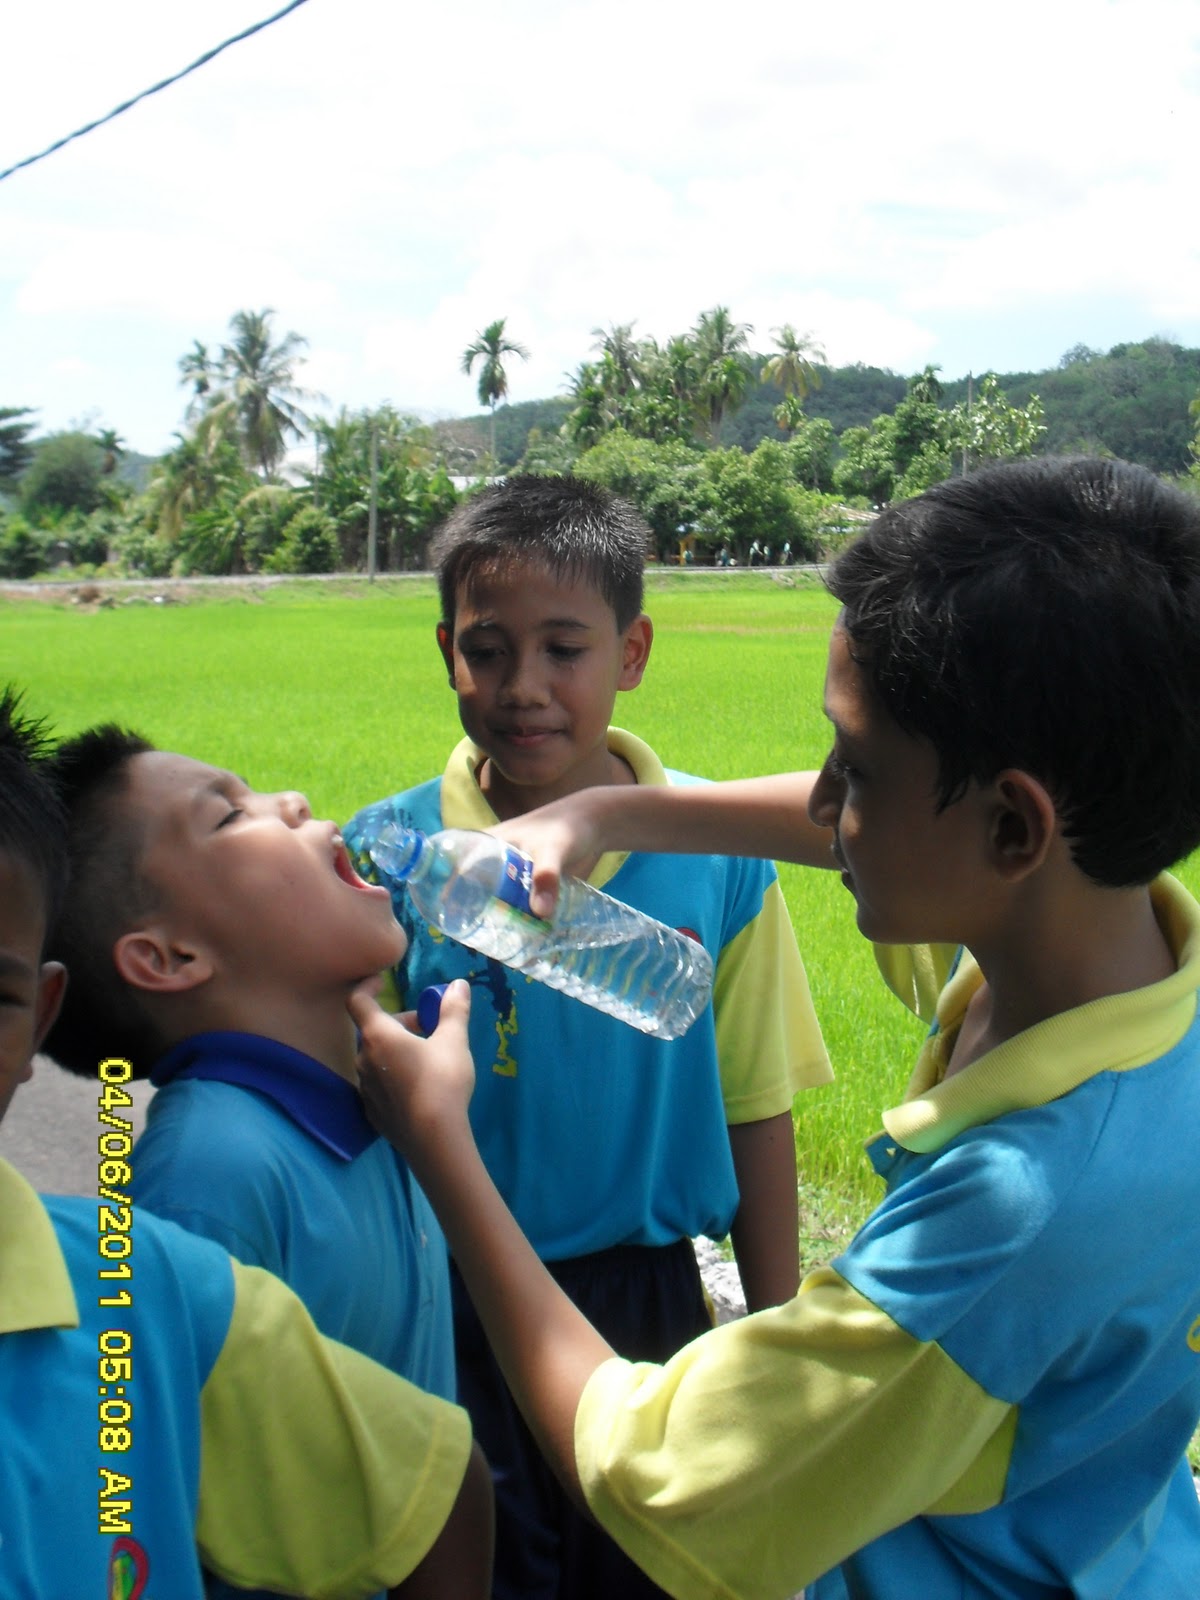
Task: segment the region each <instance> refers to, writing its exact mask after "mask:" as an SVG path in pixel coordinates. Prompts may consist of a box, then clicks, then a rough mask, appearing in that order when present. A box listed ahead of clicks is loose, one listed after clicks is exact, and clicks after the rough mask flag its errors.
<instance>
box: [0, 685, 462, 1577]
mask: <svg viewBox="0 0 1200 1600" xmlns="http://www.w3.org/2000/svg"><path fill="white" fill-rule="evenodd" d="M42 744H43V741H42V738H41V734H40V730H39V729H38V728H37V727H36V725H33V724H30V723H29V722H28V721H27V720H25V719H23V718H22V717H21V716H20V715H19V714H18V712H17V702H16V700H15V698H14V696H13V695H12V694H11V693H6V694H4V695H3V696H2V697H0V1002H2V1003H0V1116H2V1115H3V1113H4V1111H5V1110H6V1109H7V1107H8V1104H9V1102H10V1100H11V1098H12V1095H13V1092H14V1090H15V1089H16V1088H17V1086H18V1085H19V1084H20V1083H21V1082H23V1081H24V1080H26V1079H27V1078H28V1077H29V1076H30V1073H31V1070H32V1068H31V1062H32V1057H33V1055H34V1053H35V1051H36V1050H37V1048H38V1046H39V1044H40V1043H41V1041H42V1039H43V1037H44V1036H45V1034H46V1032H47V1030H48V1029H49V1027H50V1025H51V1023H52V1022H53V1019H54V1014H55V1010H56V1008H57V1006H58V1004H59V1002H60V1000H61V998H62V993H63V988H64V983H65V976H66V975H65V974H64V970H63V968H62V966H61V965H59V964H58V963H56V962H53V961H46V960H45V959H44V957H43V945H44V941H45V934H46V928H47V924H48V921H49V920H50V918H51V917H52V916H53V914H54V911H55V909H56V907H57V906H58V905H59V904H60V903H61V901H62V898H63V893H64V888H65V880H66V838H65V828H64V820H63V816H62V812H61V810H60V808H59V803H58V798H57V796H56V794H55V793H54V791H53V789H52V788H51V787H50V786H49V784H48V783H47V781H46V778H45V775H44V773H43V772H42V771H39V770H38V769H37V768H36V767H35V765H34V762H35V758H37V757H39V756H40V755H41V753H42ZM93 1056H94V1063H93V1072H95V1070H96V1067H97V1066H98V1064H99V1062H100V1060H101V1059H102V1058H105V1057H110V1056H111V1051H109V1050H106V1049H105V1047H104V1042H103V1035H102V1034H101V1033H100V1032H97V1034H96V1036H95V1039H94V1043H93ZM114 1065H119V1063H115V1062H114ZM112 1081H119V1079H113V1080H112ZM95 1082H96V1087H97V1092H98V1093H97V1098H98V1104H99V1101H100V1091H102V1089H103V1088H104V1084H103V1083H102V1082H101V1079H100V1078H99V1076H97V1077H96V1079H95ZM107 1098H108V1103H109V1104H116V1105H118V1106H119V1104H120V1101H119V1098H115V1097H113V1096H109V1097H107ZM107 1115H108V1117H109V1119H110V1124H109V1125H110V1126H112V1125H114V1122H115V1123H116V1125H119V1120H118V1119H119V1115H120V1113H119V1111H110V1112H108V1113H107ZM106 1222H108V1223H109V1224H112V1225H114V1226H115V1227H116V1228H117V1229H118V1231H117V1232H111V1231H108V1230H106V1227H105V1223H106ZM110 1238H128V1239H130V1240H131V1241H132V1245H133V1248H132V1251H131V1252H130V1254H129V1256H128V1259H129V1260H130V1261H131V1262H132V1271H131V1274H130V1276H129V1278H128V1279H126V1280H123V1281H124V1282H125V1284H126V1285H127V1290H126V1293H125V1295H124V1297H123V1296H122V1295H121V1294H120V1293H119V1292H118V1290H119V1285H118V1284H117V1283H116V1282H113V1281H109V1280H105V1279H104V1278H103V1277H98V1276H97V1272H98V1269H101V1268H104V1267H105V1266H106V1264H107V1263H108V1262H109V1261H110V1259H113V1258H111V1257H110V1256H109V1255H108V1253H107V1252H106V1251H105V1249H104V1241H105V1240H106V1239H110ZM0 1418H2V1419H3V1428H4V1449H3V1451H0V1504H2V1505H3V1508H4V1509H3V1546H2V1549H0V1573H2V1574H3V1577H2V1579H0V1588H2V1589H3V1592H4V1593H5V1595H13V1596H18V1595H20V1596H25V1595H38V1596H47V1597H49V1596H59V1595H62V1596H67V1595H70V1596H74V1595H96V1596H101V1595H118V1594H121V1595H125V1594H146V1595H160V1596H164V1597H165V1596H170V1600H202V1596H203V1595H204V1593H205V1591H204V1586H203V1581H202V1572H201V1559H203V1561H204V1563H205V1564H206V1565H207V1566H208V1567H209V1568H210V1569H211V1570H212V1571H214V1572H216V1573H219V1574H221V1575H222V1577H224V1578H227V1579H229V1580H230V1581H232V1582H234V1583H237V1584H241V1585H244V1586H245V1585H250V1584H266V1585H269V1586H270V1587H272V1588H275V1589H278V1590H281V1591H285V1592H287V1593H289V1594H305V1595H312V1596H316V1595H328V1596H333V1595H339V1596H353V1595H361V1596H365V1595H368V1594H371V1593H373V1592H377V1591H378V1590H379V1589H380V1588H381V1587H385V1586H388V1585H390V1586H391V1587H390V1588H389V1589H388V1593H389V1595H391V1596H394V1597H395V1600H401V1597H404V1600H433V1597H434V1596H441V1595H446V1594H451V1593H453V1594H458V1593H467V1594H471V1595H477V1596H482V1595H483V1594H485V1593H486V1592H487V1557H488V1550H489V1544H490V1515H491V1510H490V1490H489V1484H488V1478H487V1471H486V1467H485V1465H484V1463H483V1461H482V1458H481V1457H480V1455H479V1453H478V1451H477V1450H473V1448H472V1445H471V1438H470V1428H469V1426H468V1423H467V1419H466V1416H465V1414H464V1413H462V1412H461V1411H459V1410H457V1408H456V1407H454V1406H451V1405H448V1404H447V1403H446V1402H445V1401H443V1400H439V1399H435V1398H434V1397H432V1396H430V1395H426V1394H423V1393H421V1392H420V1391H419V1390H417V1389H415V1388H413V1386H412V1385H411V1384H408V1383H405V1382H404V1381H403V1380H401V1379H400V1378H397V1377H395V1376H394V1375H392V1374H391V1373H388V1372H385V1371H384V1370H383V1369H382V1368H381V1367H378V1366H376V1365H375V1364H374V1363H372V1362H370V1361H367V1360H365V1359H364V1358H363V1357H362V1356H360V1355H358V1354H357V1353H356V1352H354V1351H352V1350H349V1349H346V1348H345V1347H344V1346H341V1345H338V1344H335V1343H334V1342H333V1341H332V1340H327V1339H324V1338H322V1336H321V1335H320V1334H319V1333H318V1332H317V1330H316V1328H315V1327H314V1326H313V1323H312V1320H311V1318H310V1317H309V1316H308V1314H307V1313H306V1312H305V1310H304V1308H303V1307H302V1305H301V1304H300V1302H299V1300H297V1299H296V1297H295V1296H294V1295H293V1294H292V1293H291V1292H290V1291H289V1290H288V1289H286V1288H285V1287H284V1286H283V1285H282V1284H281V1283H279V1282H278V1281H277V1280H276V1279H274V1278H272V1277H270V1276H269V1275H268V1274H267V1273H264V1272H261V1271H258V1270H255V1269H251V1268H245V1267H242V1266H240V1265H238V1264H237V1263H235V1262H233V1261H232V1260H231V1259H230V1257H229V1256H228V1255H227V1254H226V1253H225V1252H224V1251H223V1250H221V1249H219V1248H218V1247H217V1246H215V1245H213V1244H210V1243H209V1242H208V1241H206V1240H202V1239H198V1238H195V1237H193V1236H192V1235H190V1234H187V1233H184V1232H183V1231H182V1230H181V1229H179V1228H176V1227H174V1226H173V1225H172V1224H171V1223H166V1222H160V1221H159V1220H158V1219H157V1218H154V1217H151V1216H148V1215H145V1214H143V1213H141V1212H140V1211H137V1210H136V1208H131V1207H129V1206H128V1205H127V1204H122V1203H121V1201H120V1200H119V1198H116V1199H113V1200H112V1201H109V1202H107V1203H105V1204H103V1205H99V1206H98V1205H97V1202H96V1201H95V1200H91V1201H88V1200H84V1199H79V1198H63V1197H48V1198H45V1199H43V1198H40V1197H39V1196H38V1195H36V1194H35V1193H34V1192H33V1190H32V1189H31V1188H30V1187H29V1186H28V1184H26V1183H25V1181H24V1180H23V1179H22V1178H21V1177H20V1175H19V1174H18V1173H17V1172H16V1171H15V1169H14V1168H12V1167H11V1166H9V1165H8V1164H7V1163H6V1162H4V1161H0Z"/></svg>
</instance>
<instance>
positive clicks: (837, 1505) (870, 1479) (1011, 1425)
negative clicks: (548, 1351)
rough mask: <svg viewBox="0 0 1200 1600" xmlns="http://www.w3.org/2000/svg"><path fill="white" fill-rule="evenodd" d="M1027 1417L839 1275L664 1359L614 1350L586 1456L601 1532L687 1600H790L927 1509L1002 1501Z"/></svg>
mask: <svg viewBox="0 0 1200 1600" xmlns="http://www.w3.org/2000/svg"><path fill="white" fill-rule="evenodd" d="M1015 1427H1016V1411H1015V1409H1014V1408H1013V1407H1011V1406H1009V1405H1008V1404H1006V1403H1005V1402H1004V1401H1001V1400H997V1399H995V1398H993V1397H992V1396H991V1395H989V1394H987V1393H986V1391H984V1390H983V1389H981V1388H980V1387H979V1385H978V1384H977V1383H975V1382H974V1380H973V1379H971V1378H969V1377H968V1376H967V1375H966V1373H964V1372H963V1371H962V1369H961V1368H960V1367H958V1366H956V1365H955V1363H954V1362H953V1361H951V1360H950V1358H949V1357H948V1356H947V1355H945V1353H944V1352H943V1351H942V1350H941V1349H940V1348H939V1347H938V1346H937V1345H936V1344H923V1343H921V1342H919V1341H917V1340H916V1339H914V1338H912V1336H911V1335H909V1334H907V1333H905V1332H904V1330H903V1329H902V1328H900V1327H898V1326H897V1324H896V1323H895V1322H893V1321H892V1319H891V1318H890V1317H888V1316H886V1315H885V1314H884V1312H882V1311H881V1310H879V1308H878V1307H877V1306H875V1305H873V1304H872V1303H871V1302H870V1301H869V1300H867V1299H865V1298H864V1297H863V1296H861V1295H859V1294H858V1293H857V1292H856V1291H855V1290H854V1289H852V1288H851V1287H850V1285H849V1284H848V1283H847V1282H846V1281H845V1280H844V1279H843V1278H841V1277H840V1276H839V1275H838V1274H837V1273H836V1272H834V1271H833V1270H832V1269H831V1268H823V1269H822V1270H821V1271H819V1272H814V1273H811V1274H810V1275H809V1276H808V1277H807V1278H806V1279H805V1281H804V1283H803V1284H802V1286H801V1289H800V1293H799V1294H798V1295H797V1297H796V1298H795V1299H794V1300H792V1301H790V1302H789V1303H788V1304H787V1305H786V1306H780V1307H779V1308H778V1309H776V1310H772V1311H762V1312H759V1313H758V1314H757V1315H755V1316H752V1317H747V1318H745V1319H743V1320H742V1321H739V1322H732V1323H728V1324H726V1325H725V1326H723V1327H720V1328H716V1329H714V1330H713V1332H712V1333H706V1334H705V1335H704V1336H703V1337H702V1338H700V1339H697V1340H695V1341H693V1343H691V1344H690V1345H686V1346H685V1347H684V1348H683V1350H681V1351H680V1352H679V1353H678V1355H676V1356H674V1357H672V1359H671V1360H670V1361H669V1362H667V1363H666V1365H665V1366H661V1367H658V1366H650V1365H648V1364H646V1363H634V1362H628V1361H622V1360H619V1359H613V1360H611V1361H607V1362H605V1363H604V1365H603V1366H601V1367H599V1368H598V1369H597V1371H596V1372H595V1373H594V1374H593V1376H592V1378H591V1379H590V1381H589V1383H588V1385H587V1388H586V1389H585V1390H584V1393H583V1398H582V1400H581V1402H580V1405H579V1410H578V1412H577V1414H576V1418H575V1455H576V1461H577V1464H578V1467H579V1474H580V1479H581V1481H582V1484H583V1488H584V1493H585V1494H586V1496H587V1501H588V1505H589V1506H590V1507H591V1509H592V1512H593V1513H594V1515H595V1516H596V1518H597V1520H598V1521H599V1522H600V1523H601V1524H602V1526H603V1527H604V1528H605V1529H606V1530H607V1531H608V1532H609V1533H610V1534H612V1536H613V1538H614V1539H616V1541H617V1543H618V1544H620V1545H621V1546H622V1547H623V1548H624V1549H625V1550H626V1551H628V1552H629V1554H630V1555H631V1556H632V1557H633V1559H634V1560H635V1561H636V1562H637V1563H638V1564H639V1565H640V1566H642V1567H644V1568H645V1570H646V1571H647V1572H648V1573H649V1574H650V1576H651V1578H653V1580H654V1581H655V1582H656V1583H658V1584H659V1585H660V1586H661V1587H662V1588H665V1589H667V1590H669V1591H670V1593H671V1594H673V1595H676V1596H678V1597H679V1600H693V1597H695V1600H700V1597H701V1596H703V1597H705V1600H713V1597H715V1596H721V1597H726V1596H728V1597H734V1596H736V1597H738V1600H778V1597H779V1596H780V1595H786V1594H794V1593H795V1592H796V1591H797V1590H798V1589H800V1588H802V1587H803V1585H805V1584H806V1583H809V1582H811V1581H812V1580H813V1579H814V1578H816V1577H819V1576H820V1575H821V1574H822V1573H823V1572H827V1571H829V1570H830V1568H832V1567H835V1566H836V1565H837V1564H838V1562H839V1561H842V1560H844V1559H845V1558H846V1557H847V1556H848V1555H850V1554H851V1553H852V1552H853V1551H854V1550H857V1549H860V1548H861V1547H862V1546H863V1545H865V1544H867V1543H869V1542H870V1541H871V1540H872V1539H874V1538H877V1537H878V1536H879V1535H880V1534H882V1533H885V1532H887V1531H888V1530H889V1529H891V1528H894V1527H897V1526H899V1524H901V1523H902V1522H906V1521H908V1520H909V1519H910V1518H911V1517H913V1516H916V1515H918V1514H920V1513H921V1512H926V1511H935V1510H936V1511H939V1512H947V1513H953V1512H968V1511H981V1510H985V1509H988V1508H989V1507H991V1506H994V1505H996V1504H998V1503H999V1500H1000V1498H1001V1495H1002V1492H1003V1486H1004V1480H1005V1474H1006V1471H1007V1467H1008V1461H1009V1456H1010V1453H1011V1448H1012V1438H1013V1433H1014V1431H1015Z"/></svg>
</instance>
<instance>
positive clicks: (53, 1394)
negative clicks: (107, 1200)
mask: <svg viewBox="0 0 1200 1600" xmlns="http://www.w3.org/2000/svg"><path fill="white" fill-rule="evenodd" d="M103 1210H104V1207H102V1206H98V1204H97V1202H95V1201H89V1200H83V1199H78V1198H47V1199H45V1200H43V1199H40V1198H39V1197H38V1196H37V1195H36V1194H35V1193H34V1191H33V1190H32V1189H31V1188H30V1187H29V1185H28V1184H27V1183H26V1182H25V1180H24V1179H23V1178H22V1177H21V1176H20V1175H19V1174H18V1173H17V1172H16V1171H15V1170H14V1169H13V1168H12V1167H10V1166H9V1165H8V1164H7V1163H5V1162H3V1161H0V1416H2V1417H3V1419H4V1441H3V1448H0V1593H3V1594H4V1595H6V1596H7V1595H12V1596H44V1597H46V1600H50V1597H52V1596H53V1597H58V1596H70V1597H71V1600H109V1597H111V1596H115V1595H124V1594H139V1595H141V1596H142V1597H143V1600H203V1592H204V1591H203V1584H202V1577H201V1565H200V1563H201V1560H203V1562H204V1564H205V1566H207V1567H208V1568H210V1569H211V1570H212V1571H214V1572H216V1573H218V1574H219V1575H220V1576H221V1577H223V1578H225V1579H227V1580H228V1581H230V1582H231V1583H234V1584H237V1585H240V1586H241V1587H243V1588H248V1587H253V1586H260V1587H264V1588H268V1589H273V1590H277V1591H280V1592H282V1593H288V1594H305V1595H311V1596H314V1597H318V1600H320V1597H325V1600H347V1597H351V1596H365V1595H369V1594H373V1593H376V1592H378V1591H379V1590H381V1589H386V1588H388V1587H389V1586H394V1585H396V1584H398V1583H399V1582H400V1581H401V1580H402V1579H403V1578H404V1577H406V1576H407V1575H408V1574H409V1573H410V1572H411V1571H412V1570H413V1568H414V1567H415V1566H416V1565H417V1564H418V1563H419V1562H420V1561H421V1560H422V1559H423V1558H424V1556H425V1555H426V1554H427V1553H428V1551H429V1549H430V1548H431V1546H432V1545H433V1542H434V1540H435V1539H436V1538H437V1535H438V1533H439V1532H440V1530H441V1528H442V1527H443V1525H444V1523H445V1521H446V1518H447V1516H448V1515H449V1512H450V1509H451V1507H452V1506H453V1504H454V1501H455V1499H456V1497H457V1494H458V1490H459V1486H460V1484H461V1482H462V1477H463V1473H464V1471H465V1468H466V1463H467V1457H468V1453H469V1451H470V1442H471V1436H470V1425H469V1423H468V1421H467V1417H466V1414H465V1413H464V1412H462V1411H460V1410H459V1409H458V1408H457V1407H456V1406H452V1405H449V1404H447V1403H446V1402H445V1401H443V1400H438V1399H435V1398H434V1397H433V1396H430V1395H427V1394H423V1393H422V1392H421V1391H420V1390H418V1389H415V1388H414V1387H413V1386H412V1385H411V1384H408V1383H406V1382H404V1380H403V1379H401V1378H397V1377H395V1376H394V1375H393V1374H391V1373H389V1372H386V1371H384V1369H383V1368H381V1367H379V1366H376V1365H375V1364H374V1363H373V1362H371V1361H368V1360H367V1359H366V1358H365V1357H363V1356H361V1355H359V1354H358V1353H357V1352H356V1351H353V1350H349V1349H347V1348H346V1347H345V1346H342V1345H339V1344H335V1343H334V1342H333V1341H331V1340H328V1339H325V1338H323V1337H322V1336H321V1335H320V1334H319V1333H318V1332H317V1330H316V1328H315V1327H314V1326H313V1323H312V1319H311V1318H310V1317H309V1316H308V1314H307V1312H306V1311H305V1310H304V1308H303V1306H302V1305H301V1304H300V1302H299V1300H298V1299H297V1298H296V1297H295V1296H294V1295H293V1294H292V1293H291V1292H290V1290H288V1289H286V1288H285V1287H284V1286H283V1285H282V1284H281V1283H279V1282H278V1281H277V1280H276V1279H274V1278H272V1277H271V1276H270V1275H269V1274H267V1273H265V1272H261V1271H259V1270H258V1269H256V1268H250V1267H243V1266H240V1265H239V1264H238V1263H236V1262H233V1261H231V1260H230V1258H229V1256H228V1255H227V1254H226V1253H225V1251H223V1250H221V1249H219V1248H218V1247H217V1246H216V1245H214V1244H210V1243H209V1242H208V1241H207V1240H204V1239H199V1238H195V1237H193V1236H192V1235H190V1234H188V1233H185V1232H184V1231H183V1230H181V1229H179V1228H176V1227H174V1226H173V1225H172V1224H171V1223H168V1222H162V1221H160V1220H159V1219H158V1218H155V1217H152V1216H149V1215H147V1214H145V1213H142V1212H139V1211H137V1210H136V1208H135V1210H134V1212H133V1216H132V1232H131V1233H130V1234H129V1237H131V1238H132V1241H133V1249H132V1253H131V1255H130V1257H129V1258H128V1259H130V1261H131V1262H132V1265H133V1271H132V1276H131V1277H130V1278H129V1279H127V1280H124V1281H125V1282H126V1283H127V1284H128V1285H129V1288H130V1293H131V1298H132V1305H130V1306H128V1307H121V1308H118V1307H114V1306H107V1307H106V1306H101V1305H100V1304H99V1303H98V1302H99V1299H100V1298H101V1296H102V1295H111V1294H112V1293H113V1292H114V1283H113V1282H112V1281H108V1282H103V1283H102V1282H101V1280H99V1279H98V1277H97V1269H98V1267H99V1266H101V1265H103V1264H105V1261H106V1259H107V1258H106V1257H105V1256H104V1255H102V1254H101V1253H99V1251H98V1240H99V1239H100V1238H103V1237H111V1236H112V1235H109V1234H106V1233H104V1232H102V1231H101V1217H100V1213H101V1212H102V1211H103ZM106 1353H107V1355H108V1357H109V1358H110V1359H112V1360H118V1359H119V1360H128V1361H129V1363H130V1372H129V1375H128V1376H127V1375H126V1374H125V1371H124V1369H121V1370H120V1371H118V1370H117V1369H111V1370H108V1371H103V1372H102V1370H101V1366H100V1363H101V1361H102V1360H103V1359H104V1358H105V1355H106ZM118 1393H119V1399H118V1398H117V1397H118ZM118 1423H119V1424H120V1426H121V1427H122V1428H126V1429H127V1435H126V1433H122V1432H113V1433H105V1432H102V1431H101V1430H103V1429H105V1428H107V1427H109V1426H112V1427H114V1428H116V1426H117V1424H118Z"/></svg>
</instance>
